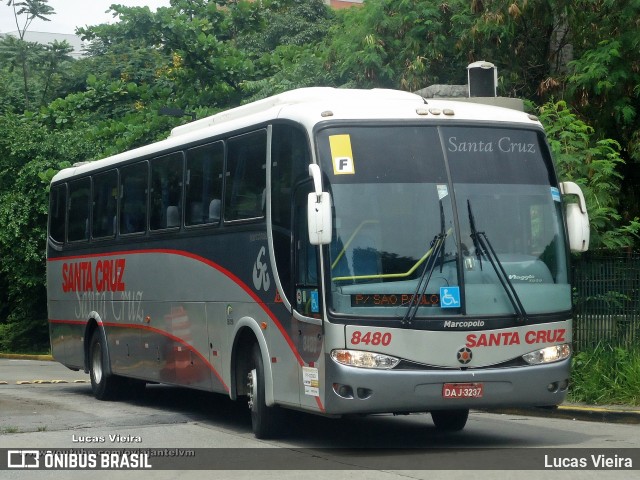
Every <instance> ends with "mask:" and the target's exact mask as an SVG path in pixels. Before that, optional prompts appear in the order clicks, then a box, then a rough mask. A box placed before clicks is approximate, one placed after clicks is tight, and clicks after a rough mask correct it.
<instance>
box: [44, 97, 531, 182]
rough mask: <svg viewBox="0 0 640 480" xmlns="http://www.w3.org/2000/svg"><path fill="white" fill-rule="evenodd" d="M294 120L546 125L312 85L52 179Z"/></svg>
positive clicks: (501, 113) (484, 109) (464, 107)
mask: <svg viewBox="0 0 640 480" xmlns="http://www.w3.org/2000/svg"><path fill="white" fill-rule="evenodd" d="M275 119H289V120H293V121H296V122H299V123H300V124H302V125H304V126H305V127H306V128H308V129H309V130H311V129H312V128H313V127H314V125H315V124H317V123H319V122H322V121H325V120H329V119H331V120H338V119H339V120H374V119H375V120H383V119H390V120H391V119H393V120H402V119H404V120H418V119H425V120H437V119H440V121H441V122H442V121H447V120H453V119H457V120H468V121H474V120H475V121H492V122H507V123H520V124H527V125H538V126H540V124H539V122H538V121H537V119H536V118H535V117H533V116H531V115H527V114H525V113H523V112H521V111H517V110H514V109H510V108H501V107H495V106H489V105H484V104H478V103H474V102H468V101H464V102H461V101H455V100H446V99H424V98H422V97H420V96H419V95H416V94H413V93H409V92H404V91H400V90H387V89H372V90H356V89H337V88H331V87H310V88H301V89H297V90H291V91H289V92H285V93H281V94H279V95H275V96H272V97H268V98H265V99H263V100H258V101H256V102H252V103H249V104H246V105H242V106H240V107H236V108H233V109H230V110H226V111H224V112H220V113H217V114H215V115H212V116H210V117H206V118H203V119H200V120H196V121H194V122H190V123H188V124H186V125H182V126H179V127H175V128H174V129H173V130H172V131H171V134H170V135H169V137H168V138H167V139H165V140H162V141H159V142H156V143H153V144H150V145H146V146H143V147H140V148H136V149H134V150H130V151H127V152H123V153H120V154H118V155H114V156H111V157H107V158H104V159H102V160H96V161H92V162H84V163H83V164H82V165H76V166H74V167H70V168H67V169H64V170H62V171H60V172H58V174H56V175H55V176H54V178H53V180H52V181H58V180H62V179H66V178H69V177H73V176H75V175H79V174H82V173H87V172H90V171H93V170H96V169H100V168H103V167H107V166H114V165H117V164H119V163H120V162H125V161H127V160H130V159H133V158H139V157H147V156H153V155H154V154H157V153H161V152H166V151H169V150H171V149H177V148H179V147H180V146H181V145H184V144H191V143H197V142H198V141H201V140H206V139H207V138H212V137H215V136H217V135H223V134H225V133H227V132H231V131H235V130H238V129H241V128H246V127H250V126H251V125H257V124H262V123H265V122H268V121H270V120H275Z"/></svg>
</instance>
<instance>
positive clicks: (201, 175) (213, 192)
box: [185, 142, 224, 225]
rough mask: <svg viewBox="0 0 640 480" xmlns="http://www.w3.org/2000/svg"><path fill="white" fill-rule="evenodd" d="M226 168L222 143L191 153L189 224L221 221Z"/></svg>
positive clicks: (188, 192) (203, 147)
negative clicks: (223, 172) (224, 167)
mask: <svg viewBox="0 0 640 480" xmlns="http://www.w3.org/2000/svg"><path fill="white" fill-rule="evenodd" d="M223 165H224V144H223V143H222V142H216V143H212V144H209V145H203V146H202V147H196V148H192V149H190V150H188V151H187V176H186V209H185V215H186V217H187V218H186V221H185V224H186V225H203V224H207V223H218V222H219V221H220V207H221V203H222V202H221V199H222V169H223Z"/></svg>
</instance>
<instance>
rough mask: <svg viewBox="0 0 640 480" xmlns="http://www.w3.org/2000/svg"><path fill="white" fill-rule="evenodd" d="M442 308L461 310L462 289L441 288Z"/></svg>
mask: <svg viewBox="0 0 640 480" xmlns="http://www.w3.org/2000/svg"><path fill="white" fill-rule="evenodd" d="M440 308H460V287H440Z"/></svg>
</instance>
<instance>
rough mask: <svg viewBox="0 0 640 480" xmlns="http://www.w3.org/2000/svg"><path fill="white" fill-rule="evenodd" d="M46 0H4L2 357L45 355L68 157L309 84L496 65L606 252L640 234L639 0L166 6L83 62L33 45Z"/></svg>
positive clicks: (133, 16)
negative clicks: (582, 201) (57, 186)
mask: <svg viewBox="0 0 640 480" xmlns="http://www.w3.org/2000/svg"><path fill="white" fill-rule="evenodd" d="M47 3H48V2H47V0H22V1H17V2H16V1H13V0H12V1H10V2H9V4H10V5H13V6H14V8H15V13H16V18H17V20H18V25H20V32H21V34H20V38H13V37H5V38H2V39H0V350H7V349H11V350H16V349H20V350H40V349H42V348H46V336H47V328H46V320H45V319H46V311H45V310H46V308H45V305H46V300H45V291H44V271H45V261H44V251H45V248H44V247H45V231H46V205H47V182H48V180H49V179H50V178H51V176H52V175H53V173H54V172H55V171H56V170H58V169H60V168H61V167H63V166H64V165H68V164H69V163H73V162H76V161H81V160H87V159H97V158H102V157H105V156H107V155H111V154H114V153H117V152H120V151H123V150H126V149H129V148H132V147H136V146H139V145H142V144H145V143H148V142H151V141H154V140H157V139H159V138H163V137H164V136H166V134H167V132H168V130H169V129H170V128H171V127H172V126H175V125H176V124H178V123H181V122H184V121H187V119H186V118H185V119H177V118H170V117H166V116H161V115H159V113H158V111H159V109H160V108H161V107H165V106H171V107H177V108H180V109H183V110H185V111H189V112H194V113H196V114H197V116H198V117H202V116H205V115H208V114H211V113H214V112H216V111H219V110H222V109H226V108H229V107H233V106H236V105H239V104H240V103H243V102H246V101H249V100H253V99H257V98H262V97H265V96H267V95H271V94H274V93H278V92H281V91H284V90H288V89H292V88H297V87H303V86H310V85H328V86H336V87H360V88H372V87H388V88H399V89H404V90H416V89H419V88H422V87H425V86H428V85H430V84H434V83H443V84H460V83H464V82H465V77H466V66H467V65H468V64H469V63H470V62H473V61H476V60H489V61H492V62H493V63H495V64H496V65H497V66H498V68H499V90H500V94H502V95H507V96H519V97H523V98H525V99H527V100H528V101H529V102H531V103H530V105H531V109H532V110H535V112H536V113H537V114H538V115H539V116H540V118H541V120H542V121H543V123H544V124H545V126H546V127H547V131H548V135H549V140H550V143H551V145H552V148H553V150H554V153H555V156H556V160H557V167H558V171H559V175H560V177H561V178H563V179H572V180H574V181H576V182H578V183H580V184H581V185H582V186H583V188H584V190H585V193H586V196H587V200H588V203H589V208H590V212H591V220H592V228H593V238H594V242H593V246H594V247H595V248H630V247H633V246H634V245H637V233H638V230H639V228H640V224H639V223H638V222H637V221H636V217H637V216H638V215H639V212H638V209H639V207H638V205H640V202H638V201H637V200H638V195H639V193H638V192H640V189H638V188H637V186H638V183H640V178H638V174H637V173H635V172H637V171H638V169H637V168H636V167H637V165H638V163H640V118H639V116H638V111H637V110H638V108H639V106H640V105H639V99H638V98H639V95H640V48H638V47H639V45H638V43H640V36H638V35H637V31H638V26H639V25H638V23H640V0H625V1H614V0H572V1H569V0H560V1H554V2H550V1H548V0H546V1H545V0H448V1H446V2H445V1H442V0H365V3H364V6H363V7H362V8H352V9H348V10H344V11H335V12H334V11H331V10H330V9H328V8H327V7H326V6H325V5H324V4H323V2H322V1H321V0H263V1H261V2H246V1H241V0H240V1H236V0H228V1H226V0H218V1H209V0H172V2H171V6H170V7H167V8H160V9H159V10H158V11H157V12H151V11H150V10H149V9H148V8H146V7H135V8H127V7H123V6H113V7H112V9H113V12H114V14H116V15H117V17H118V19H119V21H118V22H117V23H114V24H109V25H96V26H91V27H86V28H82V29H80V30H79V31H78V33H79V34H80V35H81V36H82V37H83V38H84V39H85V40H86V41H89V42H90V44H89V45H90V46H89V48H88V56H86V57H85V58H82V59H80V60H72V59H71V58H70V57H69V55H68V54H69V46H68V45H67V44H64V43H63V44H51V45H46V46H44V45H37V44H32V43H28V42H25V41H24V40H23V32H24V31H26V30H28V28H29V25H30V22H31V20H33V18H45V19H46V17H47V16H48V15H50V14H51V13H52V10H51V8H50V7H49V6H48V5H47Z"/></svg>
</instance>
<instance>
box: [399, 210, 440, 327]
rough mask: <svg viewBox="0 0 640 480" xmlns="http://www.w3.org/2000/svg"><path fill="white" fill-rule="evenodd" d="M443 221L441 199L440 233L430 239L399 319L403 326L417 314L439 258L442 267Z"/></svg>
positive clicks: (410, 321)
mask: <svg viewBox="0 0 640 480" xmlns="http://www.w3.org/2000/svg"><path fill="white" fill-rule="evenodd" d="M444 223H445V222H444V209H443V208H442V200H441V201H440V233H438V234H437V235H436V236H435V237H433V240H431V245H430V247H431V255H429V258H428V259H427V262H426V263H425V265H424V268H423V269H422V273H421V274H420V279H419V280H418V285H417V286H416V289H415V291H414V292H413V295H411V300H410V304H409V308H408V309H407V311H406V313H405V314H404V317H403V318H402V321H401V323H402V325H403V326H405V327H406V326H409V325H411V323H412V322H413V319H414V318H416V315H417V314H418V308H419V307H420V303H421V302H422V297H423V295H424V292H425V291H426V290H427V285H429V281H430V280H431V276H432V275H433V270H434V269H435V267H436V262H437V261H438V260H440V262H441V264H440V268H442V264H444V256H441V254H443V253H444V244H445V240H446V239H447V234H446V233H445V227H444Z"/></svg>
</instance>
